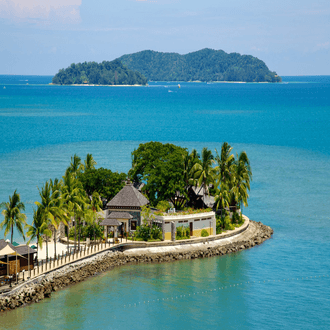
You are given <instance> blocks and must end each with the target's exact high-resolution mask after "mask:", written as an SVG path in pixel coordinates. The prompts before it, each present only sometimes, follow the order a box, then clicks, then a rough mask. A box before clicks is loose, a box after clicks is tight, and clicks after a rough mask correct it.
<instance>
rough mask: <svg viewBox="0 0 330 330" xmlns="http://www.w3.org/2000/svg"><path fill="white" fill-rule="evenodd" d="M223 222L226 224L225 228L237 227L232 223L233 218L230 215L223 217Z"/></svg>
mask: <svg viewBox="0 0 330 330" xmlns="http://www.w3.org/2000/svg"><path fill="white" fill-rule="evenodd" d="M223 224H224V228H225V230H233V229H235V227H234V226H233V224H232V223H231V220H230V217H229V215H227V216H225V218H224V219H223Z"/></svg>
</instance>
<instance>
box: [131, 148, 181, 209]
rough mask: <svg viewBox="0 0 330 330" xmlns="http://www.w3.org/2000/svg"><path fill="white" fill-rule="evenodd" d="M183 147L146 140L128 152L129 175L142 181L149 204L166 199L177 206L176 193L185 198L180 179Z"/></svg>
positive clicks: (136, 180)
mask: <svg viewBox="0 0 330 330" xmlns="http://www.w3.org/2000/svg"><path fill="white" fill-rule="evenodd" d="M186 154H187V149H184V148H181V147H178V146H176V145H174V144H170V143H167V144H162V143H161V142H148V143H143V144H140V145H139V148H138V149H136V150H134V151H133V152H132V169H131V170H130V171H129V173H128V174H129V177H130V178H131V179H132V180H133V181H135V182H144V183H145V186H144V187H143V191H144V192H145V193H146V194H147V196H148V199H149V201H150V203H151V205H157V203H158V202H159V201H162V200H170V201H171V202H172V203H173V204H174V205H175V207H177V205H176V204H177V203H178V200H177V199H175V196H177V194H180V195H182V196H185V197H187V191H186V189H185V182H184V163H183V159H184V156H185V155H186Z"/></svg>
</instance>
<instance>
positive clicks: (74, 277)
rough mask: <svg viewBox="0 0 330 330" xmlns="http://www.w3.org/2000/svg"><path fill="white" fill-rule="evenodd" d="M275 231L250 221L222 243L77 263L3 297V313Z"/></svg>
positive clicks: (104, 255)
mask: <svg viewBox="0 0 330 330" xmlns="http://www.w3.org/2000/svg"><path fill="white" fill-rule="evenodd" d="M272 234H273V230H272V229H271V228H270V227H268V226H265V225H263V224H262V223H261V222H254V221H251V220H250V225H249V228H248V229H247V230H246V231H244V232H243V233H241V234H239V235H237V236H233V237H231V238H226V239H223V240H221V241H212V242H207V243H206V242H204V243H198V244H190V245H185V246H179V247H178V246H175V247H166V248H150V249H133V250H128V251H125V252H118V251H117V252H114V251H105V252H101V253H100V254H98V255H96V256H92V257H90V258H86V259H84V260H82V261H77V262H76V263H74V264H71V265H67V266H64V267H63V268H60V269H58V270H55V271H53V272H50V273H48V274H45V275H42V276H40V277H38V278H35V279H33V281H31V282H27V283H26V284H25V285H24V286H21V287H18V288H16V289H14V290H13V291H11V292H9V293H6V294H2V295H0V311H2V312H3V311H6V310H11V309H15V308H17V307H20V306H24V305H26V304H30V303H33V302H39V301H41V300H43V299H45V298H48V297H50V296H51V294H52V292H56V291H57V290H59V289H62V288H65V287H67V286H69V285H72V284H75V283H78V282H81V281H84V280H85V279H87V278H89V277H91V276H95V275H97V274H98V273H101V272H104V271H107V270H109V269H111V268H113V267H118V266H121V265H128V264H139V263H151V262H157V263H161V262H171V261H176V260H185V259H197V258H209V257H214V256H222V255H226V254H229V253H233V252H238V251H242V250H244V249H249V248H252V247H254V246H256V245H260V244H261V243H262V242H264V241H265V240H267V239H269V238H270V237H271V236H272Z"/></svg>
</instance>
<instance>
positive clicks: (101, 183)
mask: <svg viewBox="0 0 330 330" xmlns="http://www.w3.org/2000/svg"><path fill="white" fill-rule="evenodd" d="M126 178H127V174H125V173H118V172H112V171H111V170H109V169H106V168H103V167H101V168H98V169H95V168H88V169H87V170H85V172H81V173H79V174H78V180H79V181H80V182H81V184H82V186H83V188H84V189H85V191H86V193H87V195H89V196H91V195H93V193H94V192H98V193H99V195H100V196H101V197H103V198H105V199H106V200H107V201H109V200H111V199H112V198H113V197H114V196H115V195H116V194H117V193H118V192H119V191H120V190H121V189H122V188H123V187H124V185H125V182H124V181H125V180H126Z"/></svg>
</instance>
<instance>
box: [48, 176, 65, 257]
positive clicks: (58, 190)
mask: <svg viewBox="0 0 330 330" xmlns="http://www.w3.org/2000/svg"><path fill="white" fill-rule="evenodd" d="M49 184H50V187H51V190H52V196H51V199H52V206H53V211H55V212H54V213H53V215H54V222H56V224H57V225H60V223H63V224H64V226H67V225H68V220H69V218H68V215H67V211H66V209H65V205H64V204H63V200H62V187H63V181H62V180H58V179H57V178H56V179H55V180H54V181H53V180H52V179H50V180H49ZM57 228H58V227H56V226H54V258H56V236H57V235H56V232H57Z"/></svg>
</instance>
